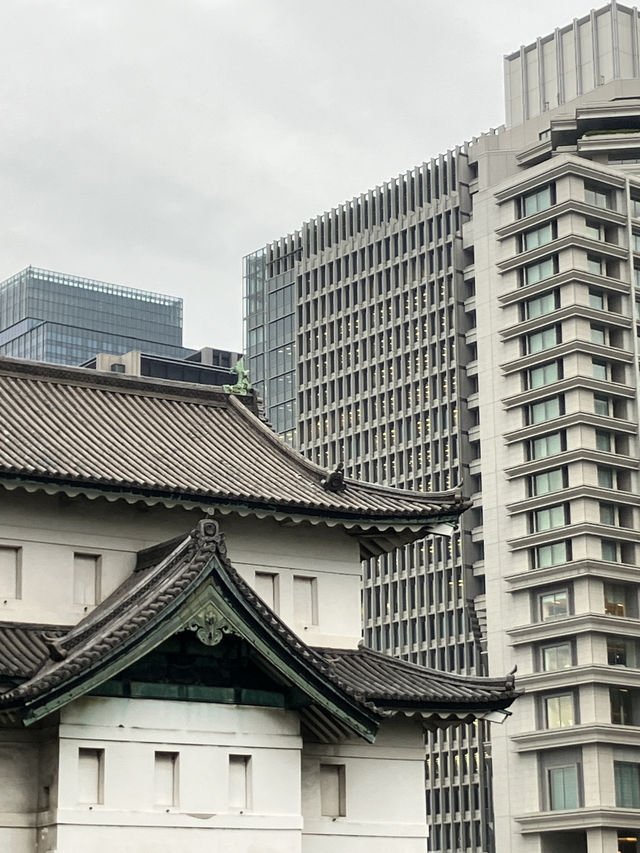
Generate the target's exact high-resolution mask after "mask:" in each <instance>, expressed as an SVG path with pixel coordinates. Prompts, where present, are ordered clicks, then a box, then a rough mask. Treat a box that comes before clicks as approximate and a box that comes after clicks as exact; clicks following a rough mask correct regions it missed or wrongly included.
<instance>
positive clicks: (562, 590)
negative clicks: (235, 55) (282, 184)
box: [244, 2, 640, 853]
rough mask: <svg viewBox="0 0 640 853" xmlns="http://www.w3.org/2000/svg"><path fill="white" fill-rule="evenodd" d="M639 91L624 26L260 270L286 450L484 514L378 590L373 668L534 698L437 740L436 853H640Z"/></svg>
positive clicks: (258, 358)
mask: <svg viewBox="0 0 640 853" xmlns="http://www.w3.org/2000/svg"><path fill="white" fill-rule="evenodd" d="M639 78H640V26H639V17H638V11H637V9H636V8H630V7H627V6H623V5H621V4H618V3H616V2H612V3H610V4H608V5H607V6H605V7H603V8H601V9H599V10H597V11H592V12H590V13H589V14H588V15H586V16H585V17H584V18H581V19H578V20H575V21H574V22H573V23H572V24H570V25H568V26H565V27H562V28H560V29H556V30H555V31H554V32H553V33H552V34H551V35H549V36H546V37H544V38H540V39H537V40H536V41H535V42H534V43H532V44H530V45H528V46H526V47H522V48H520V50H519V51H517V52H516V53H514V54H512V55H510V56H507V57H506V59H505V90H506V91H505V95H506V119H507V123H506V125H505V126H502V127H500V128H498V129H496V130H492V131H491V132H489V133H486V134H483V135H481V136H479V137H477V138H475V139H473V140H471V141H469V142H466V143H464V144H463V145H460V146H457V147H456V148H455V149H452V150H450V151H448V152H447V153H446V154H442V155H440V156H439V157H436V158H434V159H432V160H430V161H429V162H427V163H424V164H423V165H421V166H419V167H416V168H414V169H412V170H410V171H408V172H406V173H405V174H403V175H400V176H399V177H398V178H397V179H395V180H392V181H388V182H385V183H384V184H382V185H380V186H377V187H375V188H373V189H370V190H368V191H367V192H366V193H363V194H362V195H361V196H359V197H357V198H354V199H352V200H351V201H348V202H346V203H344V204H341V205H338V206H337V207H336V208H334V209H333V210H331V211H329V212H327V213H325V214H323V215H321V216H317V217H315V218H313V219H311V220H309V221H308V222H305V223H304V224H303V225H302V227H301V228H300V230H299V231H296V232H294V233H291V234H289V235H287V236H286V237H283V238H282V239H280V240H277V241H275V242H273V243H270V244H268V245H266V246H265V247H264V248H262V249H260V250H259V251H257V252H255V253H253V254H252V255H249V256H248V257H247V258H246V259H245V267H244V274H245V318H246V319H245V343H246V352H247V355H248V357H249V367H250V372H251V375H252V379H253V382H254V385H255V386H257V387H258V388H259V389H260V390H261V391H262V393H263V394H264V398H265V405H266V410H267V413H268V416H269V419H270V420H271V422H272V423H273V424H274V425H275V426H276V428H277V429H278V430H279V431H280V432H281V434H282V435H283V436H284V437H285V438H286V439H287V440H288V441H290V442H291V443H294V444H295V445H296V446H297V447H299V448H300V449H301V450H302V451H303V452H304V453H305V454H307V455H308V456H309V457H310V458H312V459H313V460H314V461H315V462H317V463H319V464H321V465H323V466H324V467H326V468H333V467H334V466H335V465H336V464H337V463H338V462H339V461H341V460H344V465H345V470H346V472H347V475H348V476H350V477H354V478H356V479H359V478H362V479H366V480H374V481H379V482H383V483H389V484H394V485H399V486H402V487H404V488H409V489H417V490H419V491H422V490H435V491H437V490H439V489H447V488H450V487H452V486H455V485H457V484H460V485H461V487H462V489H463V491H464V492H465V493H466V494H467V495H469V496H470V497H471V498H472V499H473V505H474V508H473V509H472V510H471V511H469V512H468V513H467V514H466V517H465V518H463V521H462V527H461V530H460V531H459V532H457V533H456V534H455V535H454V536H453V537H452V538H451V539H450V540H446V539H444V538H442V539H439V540H438V539H436V540H434V541H432V542H430V543H425V544H423V545H413V546H410V547H408V548H407V549H406V551H405V552H404V554H403V555H401V556H400V557H399V558H397V559H395V560H389V559H388V558H385V557H381V558H380V559H378V560H371V561H370V562H369V563H368V564H367V565H366V566H365V571H364V599H363V602H364V632H365V639H366V641H367V643H369V644H372V645H374V646H376V647H378V648H380V649H383V650H385V651H388V652H390V653H393V654H397V655H400V656H402V657H406V658H409V659H411V660H414V661H417V662H419V663H422V664H427V665H428V666H435V667H441V668H446V669H449V670H453V671H460V672H474V671H476V672H480V671H482V672H484V671H488V672H489V673H490V674H499V673H504V672H506V671H508V670H510V669H511V668H512V667H513V666H515V665H517V666H518V683H519V685H520V686H521V687H523V688H524V689H525V691H526V692H525V695H524V696H523V697H521V698H520V699H519V700H518V701H517V702H516V704H515V706H514V708H513V716H512V717H511V719H510V720H509V721H507V722H506V723H505V724H504V726H501V727H500V726H496V727H493V728H492V731H491V740H490V742H489V741H488V740H487V738H486V735H485V732H484V731H483V730H482V729H481V728H478V727H473V726H471V727H467V728H460V729H459V730H458V732H457V734H454V735H451V736H445V735H444V734H441V733H438V732H431V733H429V735H428V743H427V747H428V748H427V764H426V767H427V773H426V787H427V808H428V809H429V812H430V825H431V827H432V836H431V839H430V849H431V850H433V851H466V852H467V853H470V851H473V853H477V851H487V850H495V851H497V853H506V851H510V853H557V851H566V852H567V853H596V851H597V853H616V851H621V853H638V851H640V841H639V840H638V839H639V838H640V618H639V617H640V571H639V569H640V533H638V530H640V480H639V475H638V465H639V461H638V460H639V455H640V447H639V442H638V418H639V412H638V384H639V375H638V362H639V354H640V353H639V344H638V328H639V325H638V324H639V322H640V308H639V305H640V79H639ZM491 790H493V796H491Z"/></svg>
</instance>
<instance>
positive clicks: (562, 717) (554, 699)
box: [544, 693, 576, 729]
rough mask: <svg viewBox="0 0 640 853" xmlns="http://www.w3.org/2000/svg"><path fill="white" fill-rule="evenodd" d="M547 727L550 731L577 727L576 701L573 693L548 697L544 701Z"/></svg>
mask: <svg viewBox="0 0 640 853" xmlns="http://www.w3.org/2000/svg"><path fill="white" fill-rule="evenodd" d="M544 714H545V725H546V727H547V728H548V729H563V728H566V727H567V726H575V724H576V714H575V700H574V696H573V693H561V694H559V695H557V696H546V697H545V699H544Z"/></svg>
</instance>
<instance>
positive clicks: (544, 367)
mask: <svg viewBox="0 0 640 853" xmlns="http://www.w3.org/2000/svg"><path fill="white" fill-rule="evenodd" d="M558 379H560V367H559V363H558V362H557V361H549V362H547V364H541V365H540V366H539V367H532V368H530V370H529V371H528V372H527V387H528V388H530V389H533V388H543V387H544V386H545V385H550V384H551V383H552V382H557V381H558Z"/></svg>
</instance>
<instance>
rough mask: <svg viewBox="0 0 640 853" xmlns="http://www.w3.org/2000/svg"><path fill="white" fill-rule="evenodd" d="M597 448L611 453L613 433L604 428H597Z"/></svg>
mask: <svg viewBox="0 0 640 853" xmlns="http://www.w3.org/2000/svg"><path fill="white" fill-rule="evenodd" d="M596 448H597V449H598V450H603V451H605V452H606V453H611V433H610V432H606V431H605V430H602V429H597V430H596Z"/></svg>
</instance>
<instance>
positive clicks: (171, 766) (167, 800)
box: [153, 752, 178, 806]
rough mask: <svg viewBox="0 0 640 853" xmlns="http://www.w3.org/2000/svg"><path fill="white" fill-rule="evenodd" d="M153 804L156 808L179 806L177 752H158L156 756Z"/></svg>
mask: <svg viewBox="0 0 640 853" xmlns="http://www.w3.org/2000/svg"><path fill="white" fill-rule="evenodd" d="M153 802H154V804H155V805H156V806H177V805H178V753H177V752H156V754H155V762H154V774H153Z"/></svg>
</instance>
